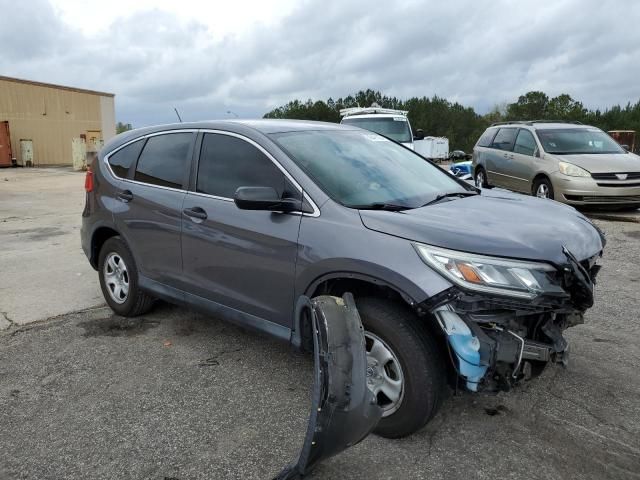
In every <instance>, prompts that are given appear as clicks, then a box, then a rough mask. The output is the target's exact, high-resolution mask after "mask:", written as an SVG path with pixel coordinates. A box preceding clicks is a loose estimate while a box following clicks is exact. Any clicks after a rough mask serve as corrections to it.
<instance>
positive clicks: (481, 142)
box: [477, 128, 497, 147]
mask: <svg viewBox="0 0 640 480" xmlns="http://www.w3.org/2000/svg"><path fill="white" fill-rule="evenodd" d="M496 131H497V130H496V129H495V128H489V129H487V130H486V131H485V132H484V133H483V134H482V136H481V137H480V138H479V139H478V143H477V146H478V147H488V146H489V145H491V140H493V136H494V135H495V134H496Z"/></svg>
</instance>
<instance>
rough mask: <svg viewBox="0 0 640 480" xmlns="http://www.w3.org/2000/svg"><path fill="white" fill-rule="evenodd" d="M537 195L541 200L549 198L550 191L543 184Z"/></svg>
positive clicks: (539, 187)
mask: <svg viewBox="0 0 640 480" xmlns="http://www.w3.org/2000/svg"><path fill="white" fill-rule="evenodd" d="M536 195H537V196H538V197H540V198H549V189H548V188H547V186H546V185H544V184H542V185H540V186H538V191H537V192H536Z"/></svg>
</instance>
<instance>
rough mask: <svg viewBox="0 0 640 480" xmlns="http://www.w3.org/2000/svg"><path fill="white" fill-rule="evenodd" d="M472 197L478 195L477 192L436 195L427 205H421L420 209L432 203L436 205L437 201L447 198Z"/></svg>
mask: <svg viewBox="0 0 640 480" xmlns="http://www.w3.org/2000/svg"><path fill="white" fill-rule="evenodd" d="M474 195H478V193H477V192H471V191H467V192H448V193H441V194H439V195H436V198H434V199H433V200H430V201H428V202H427V203H425V204H424V205H422V207H426V206H428V205H433V204H434V203H438V202H439V201H441V200H444V199H445V198H449V197H473V196H474Z"/></svg>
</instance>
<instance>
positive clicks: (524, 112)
mask: <svg viewBox="0 0 640 480" xmlns="http://www.w3.org/2000/svg"><path fill="white" fill-rule="evenodd" d="M548 112H549V97H548V96H547V94H546V93H544V92H536V91H534V92H528V93H525V94H524V95H520V97H518V101H517V102H515V103H510V104H509V105H508V106H507V114H506V119H507V120H542V119H546V118H547V115H548Z"/></svg>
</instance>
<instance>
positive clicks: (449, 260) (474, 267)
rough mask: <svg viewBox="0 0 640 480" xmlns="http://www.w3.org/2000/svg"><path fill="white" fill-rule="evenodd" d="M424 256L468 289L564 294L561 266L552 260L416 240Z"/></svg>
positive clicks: (524, 296) (523, 295)
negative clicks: (510, 256) (518, 257)
mask: <svg viewBox="0 0 640 480" xmlns="http://www.w3.org/2000/svg"><path fill="white" fill-rule="evenodd" d="M413 246H414V248H415V249H416V252H418V255H420V258H421V259H422V260H423V261H424V262H425V263H426V264H427V265H429V266H430V267H433V268H434V269H435V270H436V271H437V272H439V273H440V274H441V275H443V276H444V277H445V278H447V279H448V280H450V281H451V282H453V283H454V284H455V285H458V286H460V287H462V288H464V289H467V290H472V291H476V292H481V293H489V294H494V295H506V296H509V297H515V298H521V299H533V298H535V297H537V296H539V295H542V294H555V295H557V294H563V293H564V290H563V289H562V287H561V285H560V282H559V281H558V280H556V278H555V277H556V275H555V274H556V273H557V269H556V268H555V267H554V266H553V265H550V264H548V263H543V262H529V261H523V260H511V259H506V258H500V257H490V256H485V255H477V254H473V253H467V252H460V251H457V250H449V249H446V248H440V247H433V246H431V245H425V244H423V243H413Z"/></svg>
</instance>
